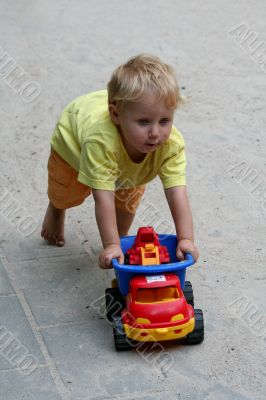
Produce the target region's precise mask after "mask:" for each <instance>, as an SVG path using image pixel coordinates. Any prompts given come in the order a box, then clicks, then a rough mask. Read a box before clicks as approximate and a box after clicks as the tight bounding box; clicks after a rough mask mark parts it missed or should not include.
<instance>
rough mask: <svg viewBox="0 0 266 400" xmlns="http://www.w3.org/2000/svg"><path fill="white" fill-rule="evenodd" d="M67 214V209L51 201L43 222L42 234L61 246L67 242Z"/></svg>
mask: <svg viewBox="0 0 266 400" xmlns="http://www.w3.org/2000/svg"><path fill="white" fill-rule="evenodd" d="M65 214H66V210H60V209H59V208H56V207H54V206H53V205H52V203H51V202H49V204H48V207H47V210H46V214H45V217H44V220H43V224H42V232H41V236H42V237H43V238H44V239H46V240H48V241H49V242H50V243H54V244H56V246H60V247H61V246H64V244H65V236H64V227H65Z"/></svg>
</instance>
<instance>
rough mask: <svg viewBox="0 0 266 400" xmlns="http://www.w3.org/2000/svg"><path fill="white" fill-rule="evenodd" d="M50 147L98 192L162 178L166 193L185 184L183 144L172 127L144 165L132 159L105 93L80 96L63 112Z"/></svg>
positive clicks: (148, 154) (179, 134) (142, 162)
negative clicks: (111, 112)
mask: <svg viewBox="0 0 266 400" xmlns="http://www.w3.org/2000/svg"><path fill="white" fill-rule="evenodd" d="M51 145H52V148H53V149H54V150H55V151H56V152H57V153H58V154H59V155H60V156H61V157H62V158H63V159H64V160H65V161H66V162H67V163H68V164H69V165H71V166H72V167H73V168H74V169H75V170H76V171H78V172H79V175H78V181H79V182H81V183H83V184H85V185H87V186H90V187H91V188H94V189H102V190H116V189H124V188H132V187H136V186H140V185H143V184H145V183H147V182H149V181H151V180H152V179H154V178H155V177H156V176H157V175H159V177H160V179H161V181H162V184H163V187H164V188H165V189H168V188H171V187H173V186H182V185H185V184H186V177H185V169H186V158H185V150H184V147H185V144H184V139H183V137H182V135H181V133H180V132H179V131H178V130H177V129H176V128H175V127H174V126H173V127H172V130H171V133H170V136H169V139H168V140H167V141H166V142H165V143H164V144H163V145H161V146H160V147H159V148H157V149H156V150H155V151H153V152H151V153H147V154H146V156H145V158H144V160H143V161H141V162H140V163H136V162H134V161H132V160H131V159H130V157H129V156H128V154H127V151H126V149H125V148H124V146H123V143H122V140H121V137H120V133H119V131H118V129H117V127H116V125H115V124H114V123H113V122H112V120H111V118H110V116H109V112H108V101H107V91H106V90H101V91H97V92H93V93H90V94H86V95H84V96H81V97H78V98H77V99H75V100H74V101H73V102H72V103H70V104H69V105H68V106H67V107H66V108H65V110H64V111H63V113H62V115H61V117H60V120H59V121H58V123H57V125H56V128H55V131H54V133H53V136H52V139H51Z"/></svg>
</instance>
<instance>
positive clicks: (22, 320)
mask: <svg viewBox="0 0 266 400" xmlns="http://www.w3.org/2000/svg"><path fill="white" fill-rule="evenodd" d="M0 315H1V321H0V328H1V329H0V354H1V355H0V369H9V368H11V367H14V365H13V364H12V363H11V362H10V361H8V360H9V359H10V357H11V356H10V354H9V355H7V356H5V354H6V353H7V352H8V350H9V349H10V351H11V350H13V351H14V352H15V350H16V347H17V346H25V348H26V350H27V352H28V353H29V354H31V355H32V356H33V357H34V358H35V357H36V359H37V363H38V364H44V363H45V361H44V358H43V355H42V353H41V351H40V349H39V345H38V343H37V342H36V339H35V337H34V334H33V332H32V329H31V327H30V325H29V323H28V321H27V318H26V316H25V313H24V311H23V309H22V307H21V304H20V302H19V301H18V299H17V297H15V296H7V297H0ZM7 332H8V335H9V336H10V338H12V339H13V341H12V342H10V345H9V346H10V347H7V348H6V349H5V350H4V347H5V344H7V343H8V342H7V341H6V338H7V336H6V334H7Z"/></svg>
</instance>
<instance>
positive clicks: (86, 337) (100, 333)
mask: <svg viewBox="0 0 266 400" xmlns="http://www.w3.org/2000/svg"><path fill="white" fill-rule="evenodd" d="M41 331H42V334H43V337H44V340H45V342H46V345H47V346H48V348H49V352H50V354H51V356H52V357H53V359H54V360H55V362H56V365H57V368H58V369H59V372H60V375H61V377H62V379H63V381H64V382H71V385H70V390H71V394H72V396H73V398H74V399H75V400H85V399H86V400H87V399H107V398H117V397H118V398H120V396H121V398H122V397H125V398H126V399H127V398H132V399H135V398H136V399H137V398H141V399H142V394H143V393H147V395H149V393H150V392H152V393H154V392H156V391H158V392H159V391H163V390H170V391H172V393H173V392H175V389H176V382H175V381H173V380H171V381H169V380H165V377H164V375H163V374H162V373H161V372H160V371H159V370H158V369H157V368H154V367H153V365H151V362H147V361H146V360H145V359H144V358H142V357H141V356H140V355H139V354H138V353H137V352H136V351H131V352H120V353H117V352H116V351H115V349H114V344H113V334H112V328H111V326H110V325H109V324H108V322H107V321H105V320H94V321H91V322H90V323H89V324H80V325H73V326H57V327H52V328H46V329H41ZM128 393H130V394H131V397H127V394H128ZM161 395H162V394H161ZM148 398H149V397H147V399H148ZM157 398H158V399H159V398H160V397H157Z"/></svg>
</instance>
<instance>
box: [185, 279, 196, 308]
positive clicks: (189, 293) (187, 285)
mask: <svg viewBox="0 0 266 400" xmlns="http://www.w3.org/2000/svg"><path fill="white" fill-rule="evenodd" d="M183 293H184V296H185V298H186V301H187V303H188V304H190V305H191V306H192V307H194V295H193V289H192V285H191V282H189V281H186V282H185V285H184V289H183Z"/></svg>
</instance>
